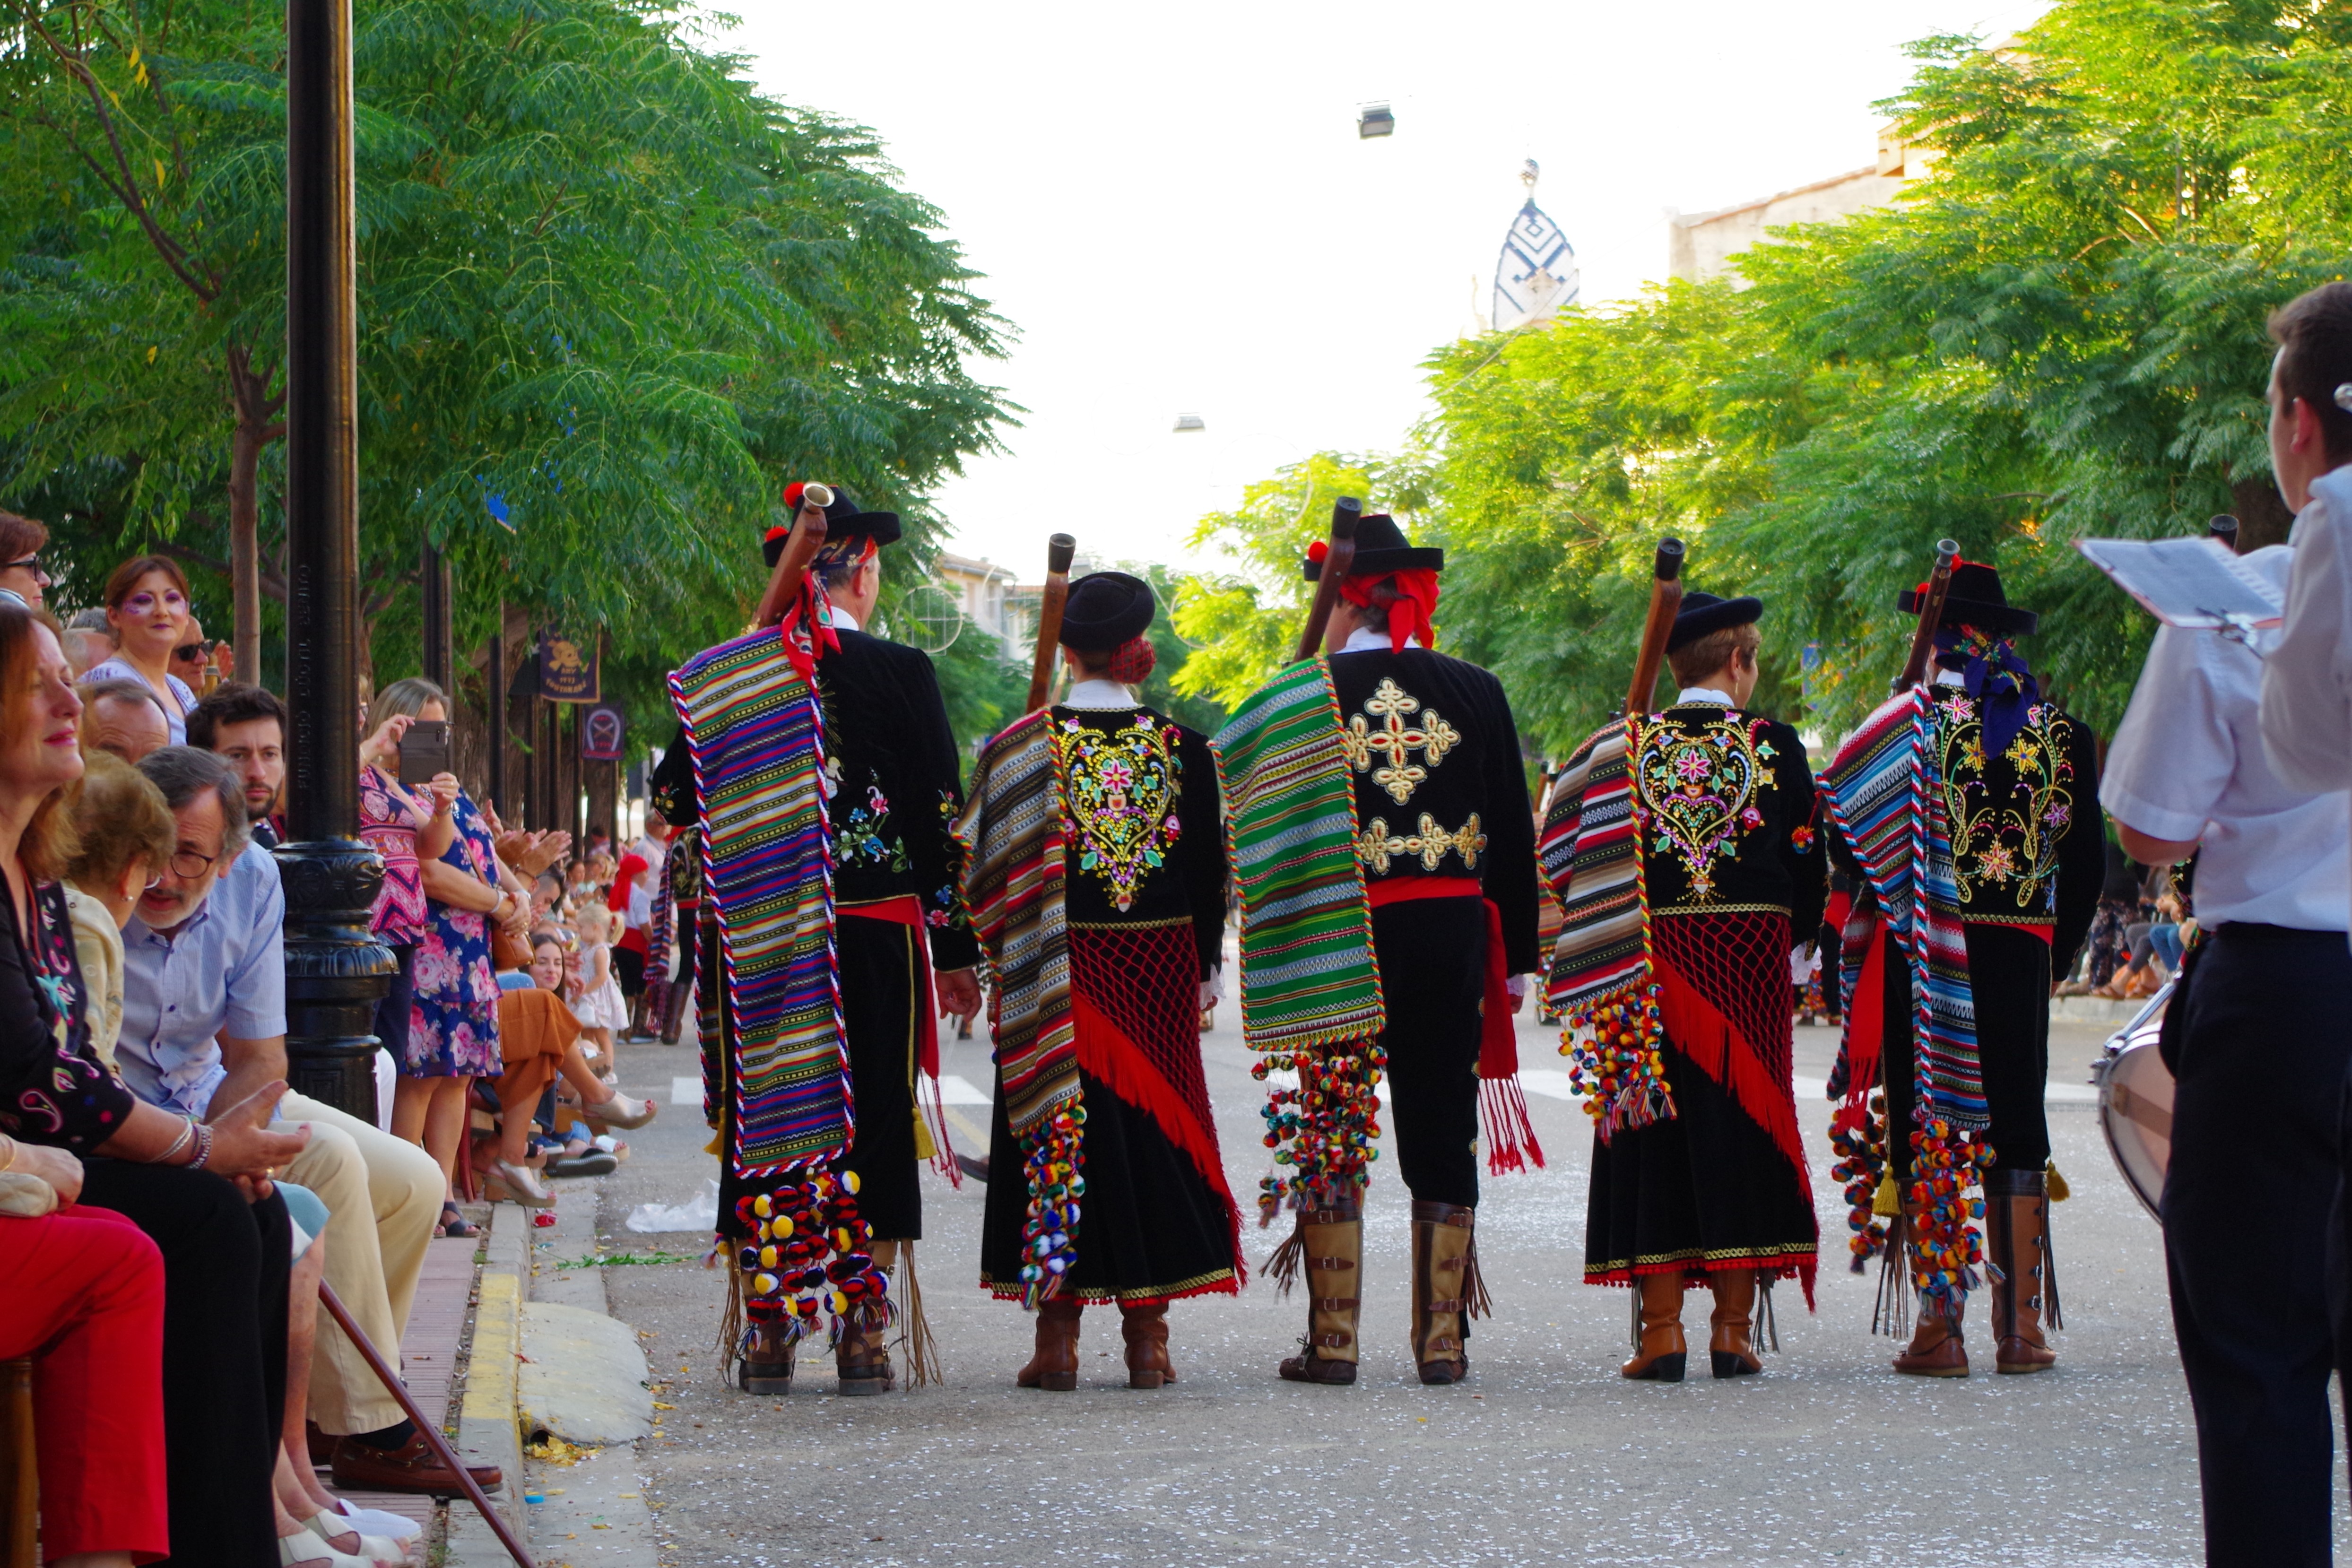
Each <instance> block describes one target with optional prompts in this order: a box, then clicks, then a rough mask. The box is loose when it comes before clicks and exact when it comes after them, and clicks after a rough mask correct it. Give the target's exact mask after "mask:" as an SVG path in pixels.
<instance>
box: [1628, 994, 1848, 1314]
mask: <svg viewBox="0 0 2352 1568" xmlns="http://www.w3.org/2000/svg"><path fill="white" fill-rule="evenodd" d="M1664 1054H1665V1063H1666V1082H1667V1083H1668V1084H1669V1085H1670V1086H1672V1088H1673V1091H1674V1098H1675V1115H1674V1117H1673V1118H1672V1119H1671V1120H1669V1121H1664V1122H1657V1123H1653V1124H1651V1125H1649V1126H1646V1127H1639V1128H1635V1129H1633V1130H1631V1131H1627V1132H1621V1133H1619V1134H1617V1135H1616V1136H1615V1137H1614V1138H1613V1139H1612V1141H1611V1142H1610V1143H1608V1144H1605V1145H1604V1144H1602V1143H1601V1140H1600V1137H1599V1136H1598V1135H1597V1134H1596V1135H1595V1136H1594V1138H1593V1140H1592V1196H1591V1205H1590V1207H1588V1208H1587V1209H1586V1211H1585V1220H1584V1279H1585V1282H1586V1283H1587V1284H1592V1285H1624V1284H1630V1283H1632V1282H1633V1277H1634V1276H1635V1275H1637V1274H1664V1273H1675V1272H1679V1273H1681V1274H1682V1275H1683V1277H1684V1278H1685V1279H1686V1280H1690V1281H1698V1280H1701V1279H1703V1278H1704V1277H1705V1275H1706V1272H1707V1271H1708V1270H1715V1269H1762V1270H1770V1271H1771V1273H1772V1274H1773V1275H1774V1276H1775V1277H1780V1278H1785V1277H1789V1276H1791V1275H1809V1274H1810V1273H1811V1270H1812V1268H1813V1265H1814V1259H1815V1256H1816V1253H1817V1250H1818V1249H1819V1246H1820V1236H1821V1229H1820V1226H1819V1225H1818V1223H1817V1222H1816V1221H1815V1219H1814V1218H1813V1210H1812V1206H1811V1204H1810V1203H1808V1202H1807V1201H1806V1198H1805V1192H1804V1188H1803V1186H1801V1184H1800V1183H1799V1181H1798V1179H1797V1173H1796V1172H1795V1171H1794V1170H1793V1169H1792V1168H1791V1167H1790V1164H1789V1160H1788V1156H1787V1155H1783V1154H1782V1153H1781V1152H1780V1150H1779V1149H1778V1148H1776V1147H1774V1146H1773V1143H1772V1138H1771V1135H1770V1134H1768V1133H1766V1132H1765V1131H1764V1129H1763V1128H1762V1127H1759V1126H1758V1125H1757V1124H1756V1123H1755V1122H1754V1121H1752V1120H1750V1119H1749V1118H1748V1115H1747V1114H1746V1113H1744V1112H1742V1111H1741V1110H1740V1109H1739V1107H1738V1104H1737V1103H1734V1102H1733V1100H1732V1098H1731V1096H1730V1095H1729V1094H1728V1093H1727V1092H1725V1091H1724V1088H1723V1086H1722V1085H1721V1084H1719V1083H1717V1082H1716V1081H1715V1080H1714V1079H1712V1078H1710V1077H1708V1076H1707V1075H1706V1073H1704V1072H1702V1071H1699V1069H1698V1067H1697V1065H1696V1063H1694V1062H1693V1061H1691V1060H1690V1058H1688V1057H1686V1056H1685V1055H1684V1054H1683V1053H1682V1052H1681V1051H1677V1050H1675V1047H1674V1044H1673V1042H1672V1041H1668V1042H1667V1044H1666V1046H1665V1050H1664Z"/></svg>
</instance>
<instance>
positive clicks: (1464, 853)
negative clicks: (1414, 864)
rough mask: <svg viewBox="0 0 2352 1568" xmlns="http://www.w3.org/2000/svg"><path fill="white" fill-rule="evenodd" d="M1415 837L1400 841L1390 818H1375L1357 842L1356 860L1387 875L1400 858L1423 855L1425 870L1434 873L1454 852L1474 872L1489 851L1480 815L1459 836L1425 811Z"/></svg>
mask: <svg viewBox="0 0 2352 1568" xmlns="http://www.w3.org/2000/svg"><path fill="white" fill-rule="evenodd" d="M1415 827H1416V829H1417V830H1418V831H1415V832H1414V833H1412V836H1410V837H1407V838H1400V837H1398V836H1397V835H1396V834H1395V833H1394V832H1393V831H1391V830H1390V828H1389V823H1388V819H1387V818H1385V817H1374V818H1373V819H1372V821H1371V825H1370V827H1368V828H1366V829H1365V830H1364V831H1363V832H1362V834H1361V835H1360V836H1359V837H1358V838H1357V840H1356V858H1357V859H1358V860H1359V861H1361V862H1363V863H1364V864H1366V865H1369V866H1370V867H1371V868H1372V870H1374V871H1375V872H1379V873H1383V874H1385V873H1387V871H1388V869H1389V862H1390V861H1391V860H1392V859H1394V858H1395V857H1397V856H1399V855H1419V856H1420V857H1421V867H1422V869H1423V871H1429V872H1433V871H1435V870H1436V869H1437V867H1438V865H1439V863H1440V862H1443V861H1444V859H1445V852H1446V851H1448V850H1452V851H1454V852H1456V853H1458V854H1459V855H1461V857H1462V863H1463V865H1465V867H1467V868H1468V869H1470V870H1472V871H1476V870H1477V869H1478V857H1479V855H1480V854H1481V853H1483V852H1485V851H1486V834H1484V833H1482V832H1480V831H1478V813H1477V812H1475V811H1473V812H1471V813H1470V820H1469V821H1466V822H1465V823H1463V824H1462V831H1460V832H1458V833H1449V832H1447V831H1445V830H1444V828H1441V827H1439V826H1438V825H1437V819H1436V818H1434V817H1433V816H1431V815H1430V814H1429V813H1428V812H1426V811H1423V813H1422V814H1421V821H1419V822H1418V823H1416V824H1415Z"/></svg>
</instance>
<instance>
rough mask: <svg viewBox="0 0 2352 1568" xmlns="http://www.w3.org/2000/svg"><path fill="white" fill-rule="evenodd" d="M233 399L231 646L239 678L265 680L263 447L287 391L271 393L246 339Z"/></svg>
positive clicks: (275, 431)
mask: <svg viewBox="0 0 2352 1568" xmlns="http://www.w3.org/2000/svg"><path fill="white" fill-rule="evenodd" d="M228 384H229V401H230V403H231V405H232V407H233V408H234V410H235V413H236V426H235V428H234V430H233V431H232V433H231V434H230V436H229V455H228V562H229V590H230V596H231V611H232V617H231V621H232V624H231V628H230V633H229V647H230V652H231V655H232V658H233V661H234V664H235V669H236V678H237V679H238V680H240V681H250V682H252V683H253V684H255V685H260V684H261V538H260V536H261V496H260V474H261V449H262V448H263V447H265V446H267V445H268V444H270V443H271V442H273V441H275V440H277V439H278V437H280V436H282V435H284V434H286V427H285V426H284V425H283V424H278V423H272V422H271V416H272V415H274V414H275V413H277V412H278V409H279V408H280V407H282V406H283V405H284V403H285V402H286V398H285V394H284V393H282V392H281V393H279V394H278V396H277V397H274V398H273V397H271V396H270V395H269V376H268V372H267V371H264V372H261V373H258V374H257V373H256V372H255V371H254V369H253V360H252V357H251V356H250V355H249V354H248V353H247V351H246V350H245V349H244V347H243V346H242V345H238V346H236V347H232V348H231V349H230V350H229V351H228Z"/></svg>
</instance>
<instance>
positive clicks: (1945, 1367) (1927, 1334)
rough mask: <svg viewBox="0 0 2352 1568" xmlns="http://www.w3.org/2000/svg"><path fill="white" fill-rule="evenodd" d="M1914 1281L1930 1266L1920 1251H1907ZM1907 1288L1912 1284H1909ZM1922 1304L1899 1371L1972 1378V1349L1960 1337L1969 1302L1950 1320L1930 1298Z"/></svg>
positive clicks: (1960, 1304)
mask: <svg viewBox="0 0 2352 1568" xmlns="http://www.w3.org/2000/svg"><path fill="white" fill-rule="evenodd" d="M1907 1252H1908V1257H1907V1261H1908V1263H1909V1264H1910V1266H1911V1280H1912V1281H1916V1280H1917V1279H1918V1278H1919V1276H1920V1275H1922V1274H1924V1273H1926V1272H1927V1265H1926V1263H1924V1262H1923V1261H1922V1260H1920V1257H1919V1251H1918V1249H1917V1248H1916V1246H1914V1247H1911V1248H1909V1249H1907ZM1908 1284H1910V1281H1906V1285H1908ZM1918 1301H1919V1321H1918V1322H1916V1324H1914V1325H1913V1327H1912V1330H1911V1343H1909V1344H1908V1345H1907V1346H1906V1347H1905V1348H1904V1351H1903V1354H1901V1355H1898V1356H1896V1357H1895V1371H1897V1372H1901V1373H1907V1374H1909V1375H1911V1376H1913V1377H1966V1376H1967V1375H1969V1347H1968V1345H1967V1343H1966V1342H1964V1341H1963V1340H1962V1339H1961V1337H1960V1314H1961V1313H1962V1312H1964V1311H1966V1310H1967V1302H1966V1301H1960V1302H1958V1303H1956V1304H1955V1305H1954V1306H1953V1308H1952V1310H1951V1312H1950V1314H1949V1315H1948V1316H1947V1315H1946V1313H1945V1312H1944V1311H1943V1309H1941V1308H1940V1307H1937V1306H1936V1305H1935V1304H1934V1303H1933V1302H1932V1301H1930V1299H1929V1298H1928V1297H1927V1296H1926V1295H1924V1294H1923V1295H1921V1296H1920V1297H1919V1298H1918Z"/></svg>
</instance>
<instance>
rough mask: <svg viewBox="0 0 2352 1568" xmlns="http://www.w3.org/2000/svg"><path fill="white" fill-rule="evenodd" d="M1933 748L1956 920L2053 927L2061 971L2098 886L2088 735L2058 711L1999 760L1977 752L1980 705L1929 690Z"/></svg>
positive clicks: (2095, 774) (2100, 872) (2037, 716)
mask: <svg viewBox="0 0 2352 1568" xmlns="http://www.w3.org/2000/svg"><path fill="white" fill-rule="evenodd" d="M1935 696H1936V733H1935V735H1934V737H1933V738H1932V739H1931V741H1930V745H1932V746H1933V747H1935V750H1936V758H1937V771H1938V773H1939V774H1940V776H1941V777H1942V779H1943V788H1944V812H1945V815H1946V817H1947V818H1948V821H1950V823H1951V831H1952V873H1953V876H1954V877H1955V879H1956V880H1957V881H1958V884H1959V894H1960V918H1961V919H1962V920H1964V921H1981V922H1991V923H2000V924H2005V925H2047V926H2050V927H2052V931H2051V937H2050V963H2051V968H2052V970H2053V973H2056V972H2063V970H2064V969H2066V968H2067V967H2070V966H2071V965H2072V963H2073V962H2074V952H2075V950H2076V949H2077V948H2079V947H2081V946H2082V945H2083V939H2084V937H2085V936H2088V935H2089V934H2090V930H2091V919H2092V916H2093V915H2096V914H2097V913H2098V907H2099V889H2100V886H2101V884H2102V883H2105V880H2106V865H2107V859H2106V855H2107V852H2106V831H2105V817H2104V816H2103V815H2102V813H2101V811H2100V810H2099V758H2098V751H2097V748H2096V747H2095V745H2094V744H2093V741H2092V738H2091V732H2090V731H2089V730H2088V729H2087V728H2085V727H2084V726H2082V725H2081V724H2078V723H2076V722H2075V721H2074V719H2072V718H2070V717H2068V716H2067V715H2066V713H2065V711H2064V710H2063V709H2062V708H2061V707H2059V706H2058V705H2057V704H2056V703H2053V702H2048V701H2044V702H2042V703H2039V704H2037V705H2036V706H2035V707H2034V710H2033V714H2032V719H2031V721H2030V722H2028V723H2027V725H2026V726H2025V727H2024V728H2023V729H2021V730H2020V731H2018V733H2017V738H2016V739H2014V740H2012V741H2011V742H2010V745H2009V749H2008V750H2007V751H2005V752H2003V753H2001V754H2000V755H1999V756H1997V757H1988V756H1986V755H1985V752H1984V726H1983V723H1982V716H1981V713H1980V711H1979V708H1980V705H1979V703H1978V702H1977V701H1976V700H1975V699H1973V698H1971V697H1969V695H1967V694H1966V693H1964V692H1962V691H1960V690H1959V689H1958V687H1955V686H1938V687H1937V688H1936V692H1935Z"/></svg>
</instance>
